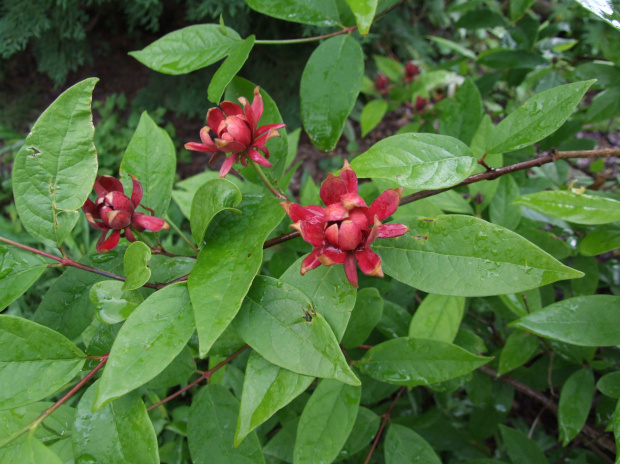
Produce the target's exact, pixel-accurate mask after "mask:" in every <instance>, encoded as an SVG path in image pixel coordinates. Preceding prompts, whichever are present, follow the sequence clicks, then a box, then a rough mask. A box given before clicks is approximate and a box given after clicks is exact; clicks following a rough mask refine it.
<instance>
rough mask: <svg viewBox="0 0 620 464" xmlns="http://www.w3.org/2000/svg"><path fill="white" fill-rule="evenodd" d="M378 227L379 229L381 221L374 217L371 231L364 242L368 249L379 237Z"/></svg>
mask: <svg viewBox="0 0 620 464" xmlns="http://www.w3.org/2000/svg"><path fill="white" fill-rule="evenodd" d="M379 227H381V221H379V218H378V217H377V216H375V223H374V225H373V227H372V229H370V233H369V234H368V237H367V238H366V242H364V245H365V246H367V247H369V246H370V245H372V242H374V241H375V240H376V239H377V238H378V237H379Z"/></svg>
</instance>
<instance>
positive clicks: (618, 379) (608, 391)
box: [596, 371, 620, 399]
mask: <svg viewBox="0 0 620 464" xmlns="http://www.w3.org/2000/svg"><path fill="white" fill-rule="evenodd" d="M596 388H597V389H598V390H599V391H600V392H601V393H602V394H603V395H607V396H609V397H610V398H618V399H620V372H618V371H616V372H611V373H609V374H605V375H604V376H602V377H601V378H600V379H599V380H598V382H596Z"/></svg>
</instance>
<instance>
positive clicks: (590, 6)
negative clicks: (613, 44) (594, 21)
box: [575, 0, 620, 30]
mask: <svg viewBox="0 0 620 464" xmlns="http://www.w3.org/2000/svg"><path fill="white" fill-rule="evenodd" d="M575 1H576V2H577V3H579V4H580V5H581V6H583V7H584V8H585V9H587V10H589V11H590V12H592V13H594V14H595V15H596V16H598V17H599V18H601V19H603V20H604V21H605V22H607V23H608V24H611V25H612V26H613V27H615V28H616V29H618V30H620V14H618V11H616V9H615V5H614V4H613V3H612V2H611V1H609V0H575Z"/></svg>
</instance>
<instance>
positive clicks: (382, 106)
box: [360, 100, 388, 137]
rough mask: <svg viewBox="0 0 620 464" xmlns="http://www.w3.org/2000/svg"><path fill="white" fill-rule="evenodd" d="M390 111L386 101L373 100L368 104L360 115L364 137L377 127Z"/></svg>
mask: <svg viewBox="0 0 620 464" xmlns="http://www.w3.org/2000/svg"><path fill="white" fill-rule="evenodd" d="M387 110H388V102H386V101H385V100H372V101H371V102H369V103H367V104H366V105H365V106H364V109H363V110H362V114H361V115H360V125H361V126H362V137H366V135H368V133H369V132H370V131H371V130H373V129H374V128H375V127H377V124H379V123H380V122H381V120H382V119H383V116H385V113H387Z"/></svg>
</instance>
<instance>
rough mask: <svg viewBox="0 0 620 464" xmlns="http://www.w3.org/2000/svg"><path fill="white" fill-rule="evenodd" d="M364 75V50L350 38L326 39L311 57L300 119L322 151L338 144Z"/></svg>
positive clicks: (303, 79)
mask: <svg viewBox="0 0 620 464" xmlns="http://www.w3.org/2000/svg"><path fill="white" fill-rule="evenodd" d="M270 3H272V2H270ZM363 75H364V55H363V53H362V47H360V45H359V43H358V42H357V41H356V40H355V39H354V38H353V37H351V36H349V35H339V36H337V37H332V38H330V39H327V40H326V41H324V42H322V43H321V45H319V46H318V47H317V49H316V50H315V51H314V52H313V53H312V55H311V56H310V59H309V60H308V62H307V63H306V67H305V68H304V72H303V74H302V76H301V87H300V99H301V118H302V121H303V123H304V127H305V129H306V132H307V133H308V135H309V136H310V140H311V141H312V143H313V144H314V146H315V147H317V148H318V149H319V150H321V151H323V152H328V151H331V150H333V149H334V147H335V146H336V144H337V143H338V139H339V138H340V135H341V134H342V131H343V130H344V124H345V121H346V120H347V117H348V116H349V113H351V110H352V109H353V106H354V105H355V101H356V100H357V96H358V94H359V92H360V89H361V88H362V77H363Z"/></svg>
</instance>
